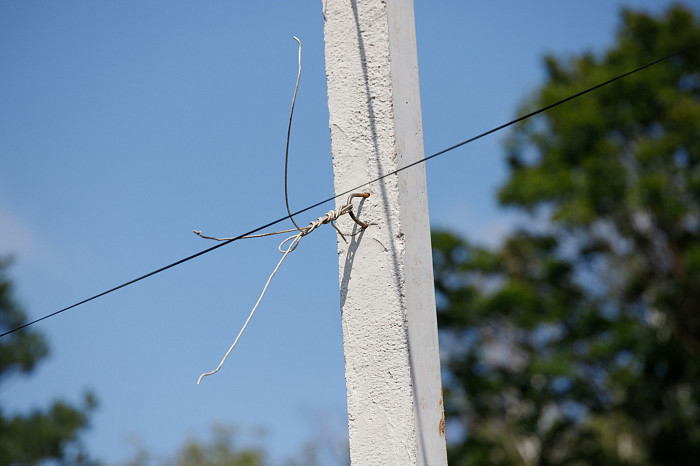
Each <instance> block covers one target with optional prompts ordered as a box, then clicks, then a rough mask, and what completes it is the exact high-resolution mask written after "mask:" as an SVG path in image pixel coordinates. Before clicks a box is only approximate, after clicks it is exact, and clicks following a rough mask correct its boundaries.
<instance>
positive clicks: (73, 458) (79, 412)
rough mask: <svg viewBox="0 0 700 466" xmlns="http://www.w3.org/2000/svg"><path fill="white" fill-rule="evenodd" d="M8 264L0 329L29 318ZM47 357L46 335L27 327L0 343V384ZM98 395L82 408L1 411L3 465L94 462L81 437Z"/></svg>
mask: <svg viewBox="0 0 700 466" xmlns="http://www.w3.org/2000/svg"><path fill="white" fill-rule="evenodd" d="M8 267H9V261H8V260H7V259H4V260H3V259H0V331H2V332H5V331H8V330H11V329H14V328H17V327H19V326H21V325H23V324H24V323H25V322H26V314H25V313H24V311H23V310H22V308H21V306H20V305H19V303H17V301H16V300H15V298H14V294H13V289H12V282H11V280H10V278H9V277H8V276H7V268H8ZM47 355H48V345H47V343H46V340H45V339H44V337H43V336H42V335H41V334H40V333H37V332H35V331H32V330H28V329H23V330H19V331H17V332H14V333H11V334H9V335H6V336H4V337H3V338H2V339H0V383H2V382H3V381H5V380H7V379H8V378H10V377H13V376H16V375H28V374H30V373H31V372H32V371H33V370H34V369H35V368H36V365H37V364H38V363H39V362H40V361H41V360H42V359H44V358H45V357H46V356H47ZM95 405H96V401H95V398H94V396H92V395H91V394H89V393H88V394H86V395H85V397H84V400H83V402H82V406H79V407H76V406H74V405H72V404H70V403H68V402H66V401H63V400H57V401H54V402H53V403H52V404H51V405H50V406H49V407H48V408H47V409H44V410H40V409H34V410H32V411H31V412H29V413H22V414H8V413H7V412H6V411H5V410H4V409H3V408H2V407H0V464H3V465H23V466H26V465H35V464H39V463H41V462H42V461H46V460H56V461H59V462H61V463H62V464H71V465H89V464H93V463H92V462H91V460H90V459H89V458H88V456H87V454H86V453H85V451H84V449H83V447H82V445H81V443H80V441H79V435H80V433H81V432H82V431H83V430H84V429H85V428H87V426H88V422H89V415H90V412H91V411H92V410H93V409H94V408H95Z"/></svg>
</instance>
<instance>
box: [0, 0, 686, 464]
mask: <svg viewBox="0 0 700 466" xmlns="http://www.w3.org/2000/svg"><path fill="white" fill-rule="evenodd" d="M670 3H671V2H668V1H663V0H630V1H627V2H619V1H611V0H591V1H586V2H580V1H578V2H577V1H558V2H552V1H542V0H538V1H535V0H533V1H529V2H523V1H521V0H503V1H499V2H487V1H435V0H434V1H427V0H415V10H416V28H417V37H418V59H419V66H420V79H421V98H422V110H423V126H424V134H425V149H426V154H431V153H434V152H437V151H438V150H441V149H443V148H445V147H447V146H450V145H452V144H454V143H456V142H459V141H461V140H463V139H466V138H468V137H471V136H474V135H476V134H478V133H480V132H482V131H484V130H487V129H490V128H492V127H495V126H498V125H500V124H502V123H504V122H506V121H508V120H510V119H512V118H513V117H514V116H515V112H516V107H517V105H518V104H519V103H521V102H522V100H523V99H524V98H525V97H526V96H527V95H528V93H529V92H530V91H532V90H533V89H535V88H536V87H537V85H538V84H539V83H541V80H542V79H543V72H542V56H543V54H545V53H553V54H557V55H560V56H561V55H566V54H571V53H578V52H581V51H584V50H588V51H593V52H596V51H602V50H604V48H605V47H606V46H608V45H610V44H611V43H612V42H613V41H614V32H615V28H616V26H617V25H618V23H619V15H618V13H619V7H620V5H622V4H625V5H628V6H631V7H635V8H644V9H652V11H659V10H661V9H662V8H664V7H665V6H668V5H669V4H670ZM686 4H687V5H694V6H695V7H698V3H696V2H686ZM321 10H322V2H321V1H320V0H319V1H303V2H302V1H294V2H293V1H259V2H250V1H249V2H234V1H228V2H224V1H206V2H195V1H179V0H177V1H175V0H173V1H169V2H163V1H160V2H158V1H150V0H138V1H126V0H125V1H119V2H106V1H105V2H95V1H68V0H66V1H61V2H54V1H33V2H17V1H14V2H13V1H0V253H8V252H11V253H13V254H14V255H15V257H16V263H15V265H14V266H13V267H12V268H11V270H10V273H11V275H12V276H13V277H14V280H15V284H16V287H17V298H18V299H19V300H20V301H21V302H22V303H23V304H24V305H25V308H26V310H27V312H28V314H29V316H30V318H37V317H40V316H42V315H44V314H47V313H50V312H53V311H56V310H58V309H60V308H62V307H64V306H67V305H70V304H72V303H74V302H76V301H80V300H82V299H84V298H87V297H89V296H91V295H93V294H95V293H97V292H100V291H103V290H105V289H107V288H111V287H113V286H115V285H117V284H120V283H122V282H124V281H127V280H130V279H132V278H135V277H136V276H139V275H141V274H144V273H146V272H149V271H151V270H153V269H156V268H159V267H161V266H163V265H166V264H168V263H170V262H173V261H175V260H178V259H180V258H183V257H185V256H187V255H189V254H192V253H195V252H198V251H200V250H202V249H204V248H206V247H208V246H210V245H211V244H209V243H208V242H206V241H205V240H203V239H200V238H198V237H196V236H195V235H194V234H192V230H193V229H201V230H203V231H204V232H205V233H210V234H213V235H222V236H236V235H238V234H241V233H244V232H246V231H248V230H251V229H253V228H255V227H257V226H259V225H262V224H265V223H268V222H269V221H272V220H275V219H277V218H279V217H281V216H283V215H284V214H285V208H284V191H283V168H284V166H283V163H284V145H285V137H286V130H287V122H288V118H289V106H290V103H291V96H292V91H293V89H294V82H295V79H296V72H297V68H296V67H297V45H296V42H294V40H293V39H292V36H294V35H296V36H297V37H299V38H300V39H301V40H302V41H303V46H304V48H303V74H302V78H301V85H300V89H299V94H298V97H297V106H296V110H295V120H294V125H293V130H292V140H291V147H290V174H289V176H290V181H289V184H290V192H289V194H290V201H291V205H292V210H298V209H300V208H303V207H306V206H307V205H309V204H312V203H315V202H316V201H319V200H321V199H325V198H327V197H329V196H330V195H332V193H333V175H332V170H331V155H330V137H329V131H328V109H327V104H326V78H325V69H324V59H323V47H324V44H323V17H322V14H321ZM654 58H657V57H649V59H650V61H651V60H652V59H654ZM504 136H505V133H502V134H496V135H493V136H490V137H488V138H485V139H484V140H481V141H479V142H477V143H474V144H471V145H468V146H465V147H463V148H461V149H459V150H456V151H454V152H451V153H449V154H448V155H445V156H443V157H439V158H437V159H435V160H433V161H431V162H429V163H428V165H427V173H428V189H429V205H430V213H431V224H432V225H433V226H435V227H437V226H440V227H448V228H451V229H453V230H456V231H459V232H461V233H464V234H468V235H469V237H470V238H472V239H476V240H479V241H483V242H490V243H494V242H497V241H498V239H499V238H501V237H502V236H503V235H504V234H505V233H506V232H507V231H508V229H509V228H512V226H513V224H514V222H515V221H516V219H515V217H514V216H513V215H512V214H509V213H507V212H504V211H501V210H499V209H498V208H497V205H496V203H495V201H494V192H495V189H496V188H497V186H498V184H499V183H500V182H501V181H502V180H503V179H504V176H505V175H506V172H505V168H504V152H503V149H502V141H503V138H504ZM330 208H332V206H331V205H325V206H322V207H319V208H317V209H316V210H314V211H312V212H308V213H306V214H303V215H302V216H300V218H298V222H303V223H304V224H306V223H307V222H308V221H311V220H314V219H316V218H317V217H318V216H320V215H323V214H324V213H325V212H326V211H327V210H329V209H330ZM284 226H285V227H287V228H288V227H289V226H288V224H286V225H284ZM335 241H336V237H335V233H334V231H333V230H332V229H331V228H327V227H326V228H323V229H321V230H319V231H317V232H315V233H314V234H313V235H311V236H309V237H308V238H305V239H304V240H303V241H302V243H301V245H300V246H299V248H298V249H297V250H296V251H295V252H294V253H293V254H292V255H291V256H290V257H289V258H288V259H287V261H286V262H285V263H284V264H283V266H282V268H281V269H280V271H279V272H278V274H277V276H276V277H275V278H274V280H273V282H272V284H271V286H270V289H269V290H268V293H267V295H266V296H265V299H264V300H263V302H262V304H261V307H260V308H259V310H258V313H257V314H256V315H255V317H254V319H253V321H252V323H251V325H250V326H249V328H248V330H247V332H246V334H244V336H243V337H242V339H241V341H240V343H239V346H238V347H237V348H236V350H235V351H234V353H233V354H232V356H231V357H230V358H229V360H228V361H227V363H226V365H225V366H224V367H223V369H222V371H221V372H220V373H218V374H216V375H215V376H212V377H208V378H206V379H204V381H203V382H202V385H200V386H197V385H196V380H197V377H198V376H199V374H200V373H201V372H203V371H207V370H211V369H213V368H214V367H216V365H217V364H218V362H219V360H220V359H221V357H222V355H223V353H224V352H225V351H226V349H227V348H228V346H229V345H230V343H231V342H232V339H233V338H234V337H235V335H236V333H237V332H238V330H239V328H240V326H241V325H242V323H243V322H244V320H245V318H246V317H247V314H248V312H249V310H250V308H251V306H252V305H253V304H254V303H255V301H256V300H257V297H258V294H259V292H260V290H261V288H262V286H263V285H264V283H265V280H266V279H267V276H268V275H269V273H270V271H271V270H272V268H273V267H274V266H275V264H276V263H277V261H278V260H279V257H280V255H279V253H278V252H277V243H278V242H279V241H278V240H277V239H275V238H272V239H259V240H247V241H245V242H243V241H241V242H237V243H234V244H231V245H228V246H225V247H223V248H220V249H217V250H216V251H214V252H212V253H210V254H206V255H204V256H202V257H200V258H197V259H195V260H193V261H190V262H187V263H186V264H183V265H181V266H179V267H176V268H173V269H171V270H168V271H166V272H164V273H162V274H159V275H157V276H155V277H152V278H149V279H147V280H144V281H142V282H139V283H137V284H135V285H133V286H130V287H128V288H125V289H123V290H120V291H117V292H115V293H113V294H110V295H108V296H106V297H103V298H101V299H98V300H95V301H92V302H90V303H88V304H86V305H83V306H80V307H78V308H75V309H73V310H70V311H68V312H65V313H63V314H61V315H59V316H56V317H53V318H51V319H48V320H45V321H43V322H41V323H39V324H37V325H36V327H35V329H36V330H38V331H40V332H43V333H44V334H45V335H46V336H47V338H48V340H49V343H50V346H51V356H50V358H49V359H48V360H47V361H46V362H45V363H44V364H43V365H41V366H40V368H39V369H38V370H37V371H36V373H35V374H33V375H32V377H30V378H21V377H16V378H14V379H12V380H10V381H8V382H7V383H5V384H3V386H2V387H0V404H1V405H2V406H3V408H4V409H7V410H9V411H10V412H15V411H25V410H28V409H30V408H31V407H41V406H46V405H47V404H48V403H49V401H50V400H51V399H53V398H56V397H62V398H65V399H68V400H72V401H77V400H78V399H79V397H80V394H81V393H82V392H83V391H84V390H85V389H91V390H93V391H94V392H95V393H96V395H97V397H98V399H99V402H100V405H99V409H98V410H97V411H96V413H95V415H94V417H93V423H92V428H91V430H90V431H89V432H88V434H87V435H86V437H85V438H86V442H87V445H88V447H89V449H90V450H91V451H92V452H93V453H94V454H95V456H97V457H98V458H101V459H103V460H105V461H107V462H109V463H110V464H119V462H123V461H125V460H126V459H127V458H128V457H129V456H130V455H131V454H132V453H133V449H132V447H131V446H130V440H129V439H133V438H139V439H141V442H142V443H143V444H144V445H145V446H146V447H147V448H148V449H149V450H151V451H152V452H153V453H155V454H156V455H165V454H168V453H170V452H173V451H174V450H175V449H176V448H177V446H178V445H180V444H181V443H182V442H183V441H184V440H185V439H186V438H187V437H188V436H189V435H199V436H206V434H207V432H208V430H209V426H211V425H212V423H214V422H222V423H226V424H232V425H236V426H239V427H241V428H242V429H243V430H244V431H245V430H250V429H255V428H258V427H263V428H265V429H266V431H267V435H266V437H265V439H264V443H265V445H266V446H267V447H268V448H269V450H270V453H271V459H272V460H273V463H275V462H280V461H281V460H282V459H283V458H289V457H292V456H294V455H295V454H296V453H297V452H299V451H300V448H301V446H302V445H303V443H304V442H306V441H313V442H316V443H318V444H320V445H321V453H322V457H323V464H334V462H336V463H337V462H338V458H337V456H334V453H333V451H332V450H333V448H331V447H332V446H333V445H340V447H341V449H342V446H343V443H344V442H345V441H346V440H345V438H346V436H347V426H346V424H347V420H346V411H345V409H346V406H345V381H344V372H343V350H342V333H341V327H340V311H339V291H338V276H337V254H336V246H335ZM448 434H449V433H448Z"/></svg>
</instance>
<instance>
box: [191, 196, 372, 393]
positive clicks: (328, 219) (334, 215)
mask: <svg viewBox="0 0 700 466" xmlns="http://www.w3.org/2000/svg"><path fill="white" fill-rule="evenodd" d="M369 196H370V194H369V193H353V194H351V195H350V196H349V197H348V201H347V203H346V204H345V205H344V206H342V207H341V208H340V209H338V210H337V211H336V210H331V211H329V212H328V213H326V215H324V216H323V217H319V218H318V219H316V220H315V221H313V222H310V223H309V226H307V227H304V228H300V229H299V233H297V234H296V235H293V236H290V237H289V238H287V239H285V240H284V241H282V242H281V243H280V245H279V246H278V247H277V249H278V250H279V252H281V253H282V254H283V255H282V258H281V259H280V261H279V262H278V263H277V266H276V267H275V269H274V270H273V271H272V273H271V274H270V276H269V277H268V279H267V282H265V286H264V287H263V289H262V292H261V293H260V297H259V298H258V300H257V302H256V303H255V306H253V309H252V310H251V311H250V314H248V318H247V319H246V321H245V323H244V324H243V327H241V330H240V331H239V332H238V335H236V339H235V340H233V344H232V345H231V346H230V347H229V349H228V351H226V354H225V355H224V357H223V358H222V359H221V362H220V363H219V365H218V366H217V367H216V369H214V370H213V371H210V372H205V373H203V374H202V375H200V376H199V379H197V385H199V384H200V383H201V382H202V379H203V378H204V377H206V376H208V375H212V374H216V373H217V372H219V369H221V367H222V366H223V365H224V362H226V359H227V358H228V357H229V355H230V354H231V351H233V349H234V348H235V347H236V344H237V343H238V340H239V339H240V338H241V335H243V332H244V331H245V329H246V328H247V327H248V323H249V322H250V319H252V318H253V314H255V311H256V310H257V309H258V306H259V305H260V302H261V301H262V299H263V296H265V292H266V291H267V287H268V286H269V285H270V281H272V277H274V276H275V274H276V273H277V270H279V268H280V266H281V265H282V262H284V260H285V259H286V258H287V256H288V255H289V253H290V252H292V251H294V250H295V249H296V248H297V246H298V245H299V241H301V239H302V238H303V237H304V236H306V235H308V234H309V233H311V232H312V231H314V230H315V229H316V228H318V227H320V226H321V225H325V224H328V223H330V224H331V226H332V227H333V228H335V230H336V231H337V232H338V234H339V235H340V236H341V238H343V241H345V242H346V243H347V240H346V239H345V236H344V235H343V233H342V232H341V231H340V229H339V228H338V227H337V226H336V224H335V221H336V220H338V218H339V217H340V216H341V215H345V214H348V215H349V216H350V218H352V220H353V221H354V222H355V223H357V224H358V225H360V227H362V228H367V227H368V225H367V224H366V223H364V222H362V221H360V220H359V219H358V218H357V217H356V216H355V214H353V212H352V210H353V207H352V200H353V198H356V197H361V198H364V199H367V198H368V197H369ZM290 231H295V230H283V231H275V232H272V233H265V234H262V235H250V236H246V238H260V237H263V236H270V235H279V234H282V233H289V232H290ZM194 232H195V233H196V234H197V235H198V236H200V237H202V238H206V239H212V240H215V241H228V240H230V239H231V238H217V237H214V236H205V235H203V234H202V232H201V231H197V230H195V231H194ZM290 241H291V243H290ZM287 243H289V246H287V248H286V249H285V248H283V246H284V245H285V244H287Z"/></svg>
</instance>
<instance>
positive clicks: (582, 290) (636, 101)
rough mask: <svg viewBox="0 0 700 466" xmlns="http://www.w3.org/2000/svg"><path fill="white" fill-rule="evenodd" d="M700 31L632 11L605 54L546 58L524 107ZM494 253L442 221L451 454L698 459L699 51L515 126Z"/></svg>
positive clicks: (692, 21) (684, 22)
mask: <svg viewBox="0 0 700 466" xmlns="http://www.w3.org/2000/svg"><path fill="white" fill-rule="evenodd" d="M698 41H700V22H699V21H698V19H697V18H695V17H694V15H693V12H692V11H691V10H689V9H687V8H685V7H683V6H680V5H677V6H674V7H672V8H670V9H668V10H667V11H666V12H664V13H663V15H661V16H659V17H654V16H651V15H649V14H645V13H640V12H634V11H630V10H625V11H623V14H622V24H621V27H620V29H619V32H618V36H617V43H616V44H615V45H614V46H613V47H612V48H611V49H610V50H608V51H607V52H606V53H605V54H602V55H596V54H592V53H586V54H583V55H580V56H576V57H572V58H565V59H558V58H555V57H547V58H546V60H545V64H546V70H547V80H546V82H545V84H544V85H542V87H541V88H540V89H539V90H538V91H537V92H536V93H535V95H534V96H533V97H532V98H531V99H530V100H529V101H528V103H527V104H526V105H525V108H524V109H523V113H526V112H527V111H528V110H531V109H534V108H537V107H541V106H544V105H547V104H549V103H551V102H553V101H556V100H559V99H561V98H564V97H566V96H569V95H572V94H574V93H576V92H578V91H580V90H581V89H583V88H586V87H589V86H592V85H594V84H597V83H599V82H602V81H604V80H606V79H608V78H610V77H613V76H616V75H619V74H622V73H623V72H625V71H628V70H630V69H632V68H635V67H638V66H640V65H642V64H645V63H647V62H649V61H651V60H653V59H654V58H657V57H661V56H665V55H667V54H670V53H672V52H675V51H677V50H680V49H682V48H684V47H687V46H688V45H690V44H693V43H696V42H698ZM507 148H508V161H509V166H510V177H509V179H508V180H507V181H506V182H505V184H504V185H503V186H502V187H501V189H500V192H499V200H500V202H501V203H502V204H503V205H505V206H508V207H512V208H517V209H521V210H524V211H525V212H527V213H529V214H530V215H531V218H532V219H533V223H534V225H536V227H533V228H529V229H526V230H523V231H517V232H515V233H513V234H511V235H510V236H509V237H508V238H507V239H506V240H505V241H504V242H503V244H502V245H501V246H500V247H499V248H496V249H489V248H484V247H479V246H477V245H474V244H471V243H470V242H468V241H467V240H465V239H462V238H459V237H457V236H455V235H453V234H450V233H447V232H435V233H434V235H433V239H434V260H435V272H436V275H435V276H436V290H437V298H438V311H439V314H438V315H439V325H440V327H441V343H442V344H443V347H444V351H445V352H446V354H447V356H446V358H445V360H444V382H445V389H446V390H445V391H446V393H445V395H446V404H445V407H446V414H447V416H448V422H449V423H448V434H450V431H449V429H450V427H451V428H452V429H451V430H452V433H451V434H450V435H451V436H452V437H453V438H455V437H456V438H458V441H456V442H454V444H451V445H450V449H449V456H450V464H453V465H477V464H495V465H516V464H518V465H520V464H527V465H530V464H533V465H534V464H537V465H565V464H566V465H599V464H605V465H656V464H659V465H660V464H664V465H665V464H676V465H695V464H698V458H700V236H699V235H700V48H694V49H692V50H689V51H687V52H686V53H683V54H682V55H679V56H677V57H675V58H673V59H671V60H668V61H666V62H663V63H661V64H659V65H656V66H654V67H651V68H648V69H646V70H645V71H643V72H640V73H636V74H634V75H631V76H629V77H627V78H625V79H623V80H622V81H619V82H617V83H616V84H613V85H610V86H606V87H604V88H601V89H599V90H597V91H595V92H594V93H592V94H588V95H587V96H585V97H581V98H579V99H576V100H574V101H572V102H569V103H567V104H566V105H564V106H561V107H558V108H556V109H554V110H552V111H549V112H547V113H545V114H543V116H542V117H541V118H539V119H536V120H529V121H527V122H525V123H523V124H521V125H520V126H518V127H517V128H516V129H515V131H514V134H513V135H512V137H511V138H510V140H509V142H508V144H507Z"/></svg>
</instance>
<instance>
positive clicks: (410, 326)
mask: <svg viewBox="0 0 700 466" xmlns="http://www.w3.org/2000/svg"><path fill="white" fill-rule="evenodd" d="M323 9H324V17H325V28H324V32H325V42H326V51H325V55H326V75H327V78H328V110H329V114H330V129H331V147H332V152H333V173H334V180H335V192H336V193H342V192H344V191H346V190H348V189H352V188H353V187H354V186H357V185H360V184H362V183H365V182H367V181H369V180H371V179H374V178H377V177H379V176H382V175H384V174H386V173H389V172H392V171H394V170H396V169H398V168H401V167H404V166H406V165H408V164H410V163H411V162H413V161H416V160H420V159H421V158H423V157H424V152H423V131H422V124H421V107H420V90H419V85H418V58H417V52H416V36H415V21H414V14H413V2H412V0H384V1H382V0H325V1H324V2H323ZM366 190H368V191H369V192H371V197H370V198H369V199H367V200H364V201H363V202H362V203H361V204H359V205H360V207H359V208H358V203H357V202H355V206H356V211H355V213H356V215H358V216H359V218H360V220H362V221H364V222H367V223H369V224H370V226H369V228H367V229H366V230H361V229H359V227H358V226H357V225H356V224H354V223H351V222H348V221H346V220H343V221H342V222H343V223H341V229H343V230H345V231H348V230H351V229H353V228H354V229H355V232H356V233H357V234H356V235H355V236H353V237H348V240H349V244H345V243H344V242H343V241H342V240H340V241H339V242H338V254H339V256H340V257H339V262H340V293H341V312H342V322H343V343H344V350H345V381H346V386H347V392H348V425H349V431H350V458H351V461H352V464H353V465H401V466H404V465H425V466H436V465H446V464H447V455H446V447H445V418H444V410H443V406H442V388H441V382H440V359H439V350H438V336H437V323H436V312H435V292H434V287H433V270H432V253H431V248H430V227H429V221H428V198H427V192H426V178H425V167H424V165H422V164H419V165H417V166H414V167H411V168H409V169H407V170H404V171H401V172H399V173H398V174H396V175H390V176H388V177H386V178H384V179H383V180H382V181H380V182H377V183H374V184H372V185H371V186H369V187H368V188H366ZM345 202H346V199H345V196H343V198H341V199H338V200H337V202H336V206H337V207H340V206H341V205H343V204H344V203H345Z"/></svg>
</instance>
